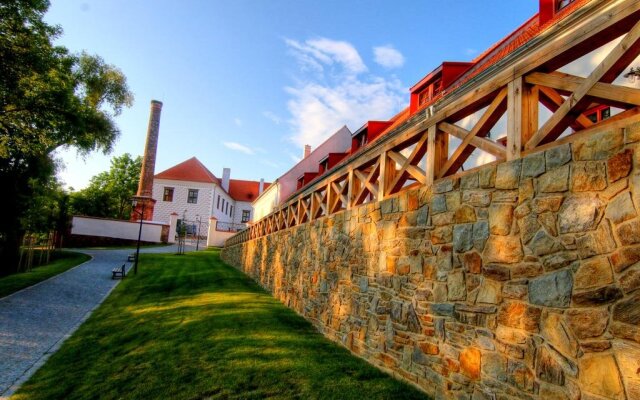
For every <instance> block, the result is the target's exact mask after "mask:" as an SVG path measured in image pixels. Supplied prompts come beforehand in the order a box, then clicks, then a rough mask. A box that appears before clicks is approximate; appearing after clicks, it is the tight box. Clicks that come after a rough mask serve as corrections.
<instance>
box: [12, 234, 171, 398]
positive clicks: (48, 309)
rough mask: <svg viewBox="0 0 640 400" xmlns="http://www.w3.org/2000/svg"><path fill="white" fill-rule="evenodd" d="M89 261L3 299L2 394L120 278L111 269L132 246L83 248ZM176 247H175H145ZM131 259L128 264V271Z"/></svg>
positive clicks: (54, 347)
mask: <svg viewBox="0 0 640 400" xmlns="http://www.w3.org/2000/svg"><path fill="white" fill-rule="evenodd" d="M79 251H82V252H83V253H87V254H89V255H91V256H92V257H93V259H91V260H90V261H87V262H85V263H84V264H81V265H80V266H78V267H75V268H72V269H70V270H67V271H65V272H63V273H62V274H59V275H56V276H54V277H52V278H50V279H48V280H46V281H43V282H40V283H38V284H36V285H34V286H31V287H28V288H26V289H23V290H21V291H19V292H16V293H13V294H11V295H9V296H7V297H4V298H1V299H0V399H2V398H5V397H8V396H9V395H10V394H11V393H13V392H14V391H15V390H16V389H17V388H18V387H19V386H20V385H21V384H22V383H23V382H24V381H25V380H26V379H27V378H28V377H29V376H31V375H32V374H33V373H34V372H35V371H36V370H37V369H38V368H39V367H40V366H41V365H42V364H44V361H46V359H47V358H48V356H49V355H50V354H52V353H54V352H55V351H56V350H57V349H58V348H59V347H60V345H61V344H62V342H63V341H64V340H65V339H66V338H67V337H69V336H70V335H71V334H72V333H73V332H74V331H75V330H76V329H77V328H78V327H79V326H80V324H82V322H84V320H85V319H86V318H87V317H88V316H89V315H90V314H91V312H92V311H93V310H94V309H95V308H96V307H97V306H99V305H100V303H102V301H103V300H104V299H105V298H106V297H107V295H108V294H109V293H110V292H111V290H113V288H114V287H115V286H116V285H117V284H118V283H119V282H120V281H119V280H112V279H111V270H112V269H113V268H114V267H115V266H117V265H122V263H123V262H124V261H125V260H126V259H127V255H128V254H131V252H132V250H130V249H129V250H79ZM140 251H141V252H145V253H165V252H175V251H176V248H175V247H174V246H165V247H154V248H144V249H141V250H140ZM131 267H132V263H127V270H128V269H130V268H131Z"/></svg>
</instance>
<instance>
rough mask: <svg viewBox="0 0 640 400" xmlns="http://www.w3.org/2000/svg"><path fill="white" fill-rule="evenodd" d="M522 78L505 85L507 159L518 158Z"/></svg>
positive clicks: (520, 146)
mask: <svg viewBox="0 0 640 400" xmlns="http://www.w3.org/2000/svg"><path fill="white" fill-rule="evenodd" d="M523 85H524V83H523V79H522V77H518V78H516V79H514V80H513V81H511V82H509V84H508V86H507V161H509V160H515V159H516V158H520V152H521V151H522V136H523V132H522V131H523V126H524V124H525V122H524V121H523V119H522V118H523V114H524V113H523V111H522V108H523V93H522V92H523Z"/></svg>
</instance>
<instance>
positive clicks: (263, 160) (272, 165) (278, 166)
mask: <svg viewBox="0 0 640 400" xmlns="http://www.w3.org/2000/svg"><path fill="white" fill-rule="evenodd" d="M260 163H262V164H264V165H266V166H269V167H271V168H280V164H279V163H277V162H273V161H270V160H267V159H264V158H263V159H261V160H260Z"/></svg>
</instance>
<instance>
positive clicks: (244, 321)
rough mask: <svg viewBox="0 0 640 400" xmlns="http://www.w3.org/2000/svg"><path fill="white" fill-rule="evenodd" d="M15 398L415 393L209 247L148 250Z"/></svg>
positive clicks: (324, 396)
mask: <svg viewBox="0 0 640 400" xmlns="http://www.w3.org/2000/svg"><path fill="white" fill-rule="evenodd" d="M141 263H142V265H143V266H144V267H143V268H141V270H140V272H139V274H138V275H137V276H136V277H132V278H131V279H125V280H124V281H123V282H122V284H121V285H119V286H118V288H117V289H116V290H115V291H114V293H113V294H112V295H111V296H110V297H109V299H108V300H107V301H106V302H105V303H104V304H103V305H102V306H101V307H100V308H99V309H98V310H97V311H96V312H95V313H94V314H93V315H92V317H91V318H90V319H89V320H88V321H87V323H85V324H84V325H83V326H82V327H81V328H80V329H79V330H78V331H77V332H76V334H74V335H73V337H71V338H70V339H69V340H68V341H67V342H66V343H65V344H64V345H63V346H62V348H61V349H60V351H59V352H58V353H56V354H54V355H53V356H52V357H51V359H50V360H49V361H48V362H47V364H45V366H44V367H43V368H42V369H41V370H39V371H38V372H37V373H36V374H35V375H34V376H33V377H32V378H31V379H30V380H29V381H28V382H27V383H26V384H25V385H24V386H23V387H22V388H21V390H20V391H19V392H18V393H17V394H16V396H15V397H16V398H18V399H39V398H47V399H51V398H65V399H74V398H77V399H86V398H101V399H113V398H136V399H144V398H148V399H155V398H171V399H209V398H210V399H261V398H278V399H290V398H300V399H355V398H357V399H362V398H366V399H387V398H394V399H417V398H424V397H425V396H424V395H423V394H422V393H420V392H418V391H417V390H416V389H414V388H413V387H410V386H408V385H406V384H404V383H402V382H399V381H397V380H394V379H393V378H391V377H389V376H388V375H386V374H384V373H382V372H380V371H379V370H377V369H376V368H374V367H372V366H370V365H368V364H367V363H366V362H364V361H362V360H360V359H359V358H356V357H354V356H352V355H351V354H350V353H349V352H348V351H347V350H346V349H344V348H342V347H340V346H338V345H336V344H334V343H332V342H330V341H328V340H327V339H325V338H324V337H322V336H321V335H320V334H318V333H317V332H316V331H315V330H314V328H313V327H312V325H311V324H310V323H308V322H307V321H305V320H304V319H303V318H301V317H299V316H298V315H296V314H295V313H294V312H293V311H291V310H289V309H287V308H286V307H284V306H283V305H281V304H280V303H279V302H277V301H276V300H275V299H273V298H272V297H271V296H270V295H268V294H267V293H265V292H264V291H263V290H262V289H261V288H260V287H259V286H258V285H257V284H255V283H254V282H253V281H251V280H249V279H248V278H247V277H246V276H244V275H243V274H241V273H240V272H238V271H236V270H235V269H233V268H231V267H228V266H226V265H224V264H223V263H222V262H221V261H220V260H219V257H218V252H217V251H209V252H202V253H197V254H194V253H192V254H189V255H186V256H181V257H177V256H173V255H146V254H145V255H144V258H141Z"/></svg>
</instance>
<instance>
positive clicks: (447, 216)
mask: <svg viewBox="0 0 640 400" xmlns="http://www.w3.org/2000/svg"><path fill="white" fill-rule="evenodd" d="M431 222H432V223H433V225H434V226H445V225H450V224H452V223H453V211H452V212H445V213H441V214H434V215H433V216H432V217H431Z"/></svg>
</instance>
